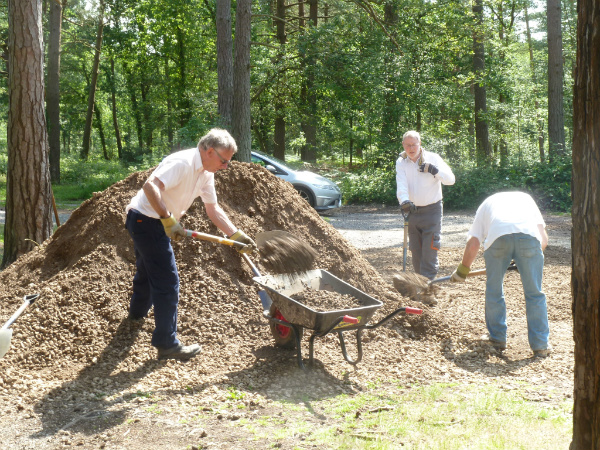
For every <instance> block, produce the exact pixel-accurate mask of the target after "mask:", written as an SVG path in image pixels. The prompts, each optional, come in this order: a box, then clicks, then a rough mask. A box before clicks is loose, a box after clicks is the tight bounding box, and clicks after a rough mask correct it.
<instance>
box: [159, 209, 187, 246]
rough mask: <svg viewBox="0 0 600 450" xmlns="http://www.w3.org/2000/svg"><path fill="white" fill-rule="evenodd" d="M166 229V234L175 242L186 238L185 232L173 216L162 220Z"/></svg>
mask: <svg viewBox="0 0 600 450" xmlns="http://www.w3.org/2000/svg"><path fill="white" fill-rule="evenodd" d="M160 221H161V222H162V224H163V227H165V233H166V235H167V236H169V237H170V238H171V239H172V240H173V241H179V240H181V239H183V238H184V237H185V230H184V229H183V227H182V226H181V224H180V223H179V222H177V220H176V219H175V217H173V214H171V215H169V217H167V218H166V219H160Z"/></svg>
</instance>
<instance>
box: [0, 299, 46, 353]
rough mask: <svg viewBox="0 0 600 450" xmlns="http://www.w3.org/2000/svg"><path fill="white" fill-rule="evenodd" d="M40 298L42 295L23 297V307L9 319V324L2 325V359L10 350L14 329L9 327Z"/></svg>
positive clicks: (0, 344) (0, 345)
mask: <svg viewBox="0 0 600 450" xmlns="http://www.w3.org/2000/svg"><path fill="white" fill-rule="evenodd" d="M39 296H40V294H30V295H26V296H25V297H23V304H22V305H21V307H20V308H19V309H18V310H17V312H16V313H14V314H13V315H12V317H11V318H10V319H8V322H6V323H5V324H4V325H2V328H0V358H3V357H4V355H5V354H6V352H7V351H8V349H9V348H10V338H11V337H12V329H11V328H9V327H10V326H11V325H12V324H13V323H14V322H15V320H17V318H18V317H19V316H20V315H21V314H22V313H23V311H25V308H27V307H28V306H29V305H31V304H32V303H33V302H35V301H36V300H37V299H38V297H39Z"/></svg>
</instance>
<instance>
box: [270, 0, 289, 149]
mask: <svg viewBox="0 0 600 450" xmlns="http://www.w3.org/2000/svg"><path fill="white" fill-rule="evenodd" d="M276 16H277V19H278V20H275V27H276V30H277V40H278V41H279V49H280V50H279V55H278V58H277V59H278V60H279V61H281V60H283V57H284V55H285V43H286V42H287V36H286V32H285V0H277V12H276ZM278 81H279V82H280V83H281V84H283V83H284V77H283V74H282V76H281V77H280V79H279V80H278ZM283 90H284V88H283V87H282V88H281V89H275V96H276V99H275V106H274V109H275V111H274V112H275V124H274V126H275V133H274V139H273V140H274V143H275V145H274V148H273V155H274V156H275V157H276V158H279V159H281V160H283V161H285V127H286V123H285V104H284V102H283V101H282V100H281V96H282V94H281V91H283Z"/></svg>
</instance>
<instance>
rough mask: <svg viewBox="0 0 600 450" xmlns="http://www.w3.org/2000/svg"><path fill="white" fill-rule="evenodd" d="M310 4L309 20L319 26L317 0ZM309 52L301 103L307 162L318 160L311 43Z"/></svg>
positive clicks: (303, 153)
mask: <svg viewBox="0 0 600 450" xmlns="http://www.w3.org/2000/svg"><path fill="white" fill-rule="evenodd" d="M308 4H309V22H310V24H311V25H312V26H313V27H316V26H317V12H318V3H317V0H308ZM307 49H308V50H307V53H306V54H305V55H304V67H305V68H306V70H305V77H304V83H303V85H302V89H301V92H300V98H301V103H302V104H303V105H304V108H303V109H304V111H303V114H302V123H301V124H300V126H301V128H302V131H303V132H304V139H305V141H306V143H305V144H304V147H303V148H302V150H301V155H300V158H301V159H302V161H306V162H316V161H317V125H316V122H317V118H316V115H317V97H316V95H315V92H314V83H313V79H314V75H313V73H312V69H313V67H314V64H315V59H316V56H315V53H314V49H313V48H312V46H311V45H307Z"/></svg>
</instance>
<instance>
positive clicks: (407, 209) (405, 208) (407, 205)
mask: <svg viewBox="0 0 600 450" xmlns="http://www.w3.org/2000/svg"><path fill="white" fill-rule="evenodd" d="M400 209H401V210H402V214H411V213H413V212H415V211H416V210H417V207H416V206H415V204H414V203H413V202H411V201H410V200H404V201H403V202H402V203H400Z"/></svg>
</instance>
